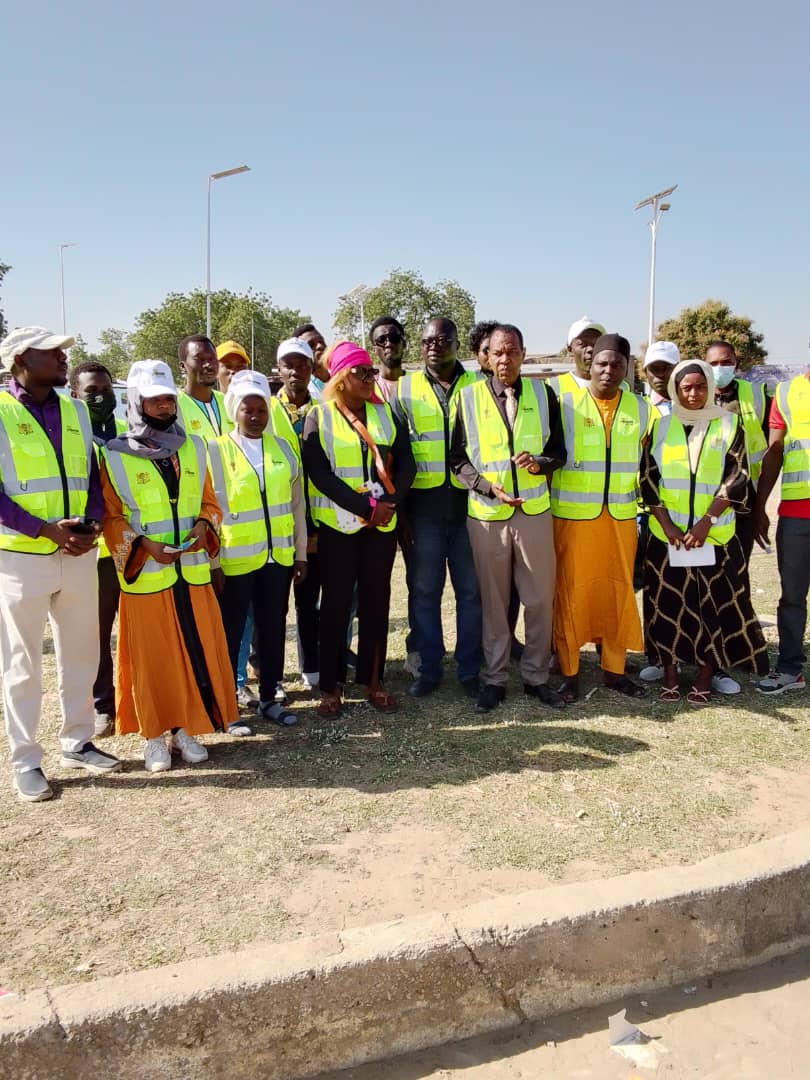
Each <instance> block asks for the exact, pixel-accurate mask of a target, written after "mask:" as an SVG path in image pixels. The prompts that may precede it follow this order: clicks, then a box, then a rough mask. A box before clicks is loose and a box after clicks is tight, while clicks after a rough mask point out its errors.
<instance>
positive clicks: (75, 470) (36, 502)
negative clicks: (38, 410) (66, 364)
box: [0, 390, 93, 555]
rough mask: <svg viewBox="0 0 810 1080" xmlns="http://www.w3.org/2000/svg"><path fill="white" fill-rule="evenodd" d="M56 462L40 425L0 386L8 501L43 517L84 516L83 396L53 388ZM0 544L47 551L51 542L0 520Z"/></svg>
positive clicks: (88, 432) (87, 448)
mask: <svg viewBox="0 0 810 1080" xmlns="http://www.w3.org/2000/svg"><path fill="white" fill-rule="evenodd" d="M57 397H58V401H59V418H60V422H61V428H62V456H61V462H60V460H59V459H58V458H57V456H56V451H55V450H54V447H53V444H52V442H51V440H50V439H49V438H48V436H47V434H46V433H45V431H44V430H43V428H42V426H41V425H40V424H39V422H38V421H37V420H35V419H34V417H33V416H32V415H31V413H30V412H29V411H28V409H26V407H25V406H24V405H23V404H22V402H20V401H18V400H17V399H16V398H15V397H14V395H13V394H10V393H9V392H8V391H7V390H3V391H0V484H1V485H2V490H3V492H4V493H5V494H6V495H8V497H9V498H10V499H11V500H12V502H14V503H16V504H17V506H19V507H21V508H22V509H23V510H26V511H27V512H28V513H29V514H31V515H33V516H34V517H36V518H40V519H41V520H42V521H49V522H51V521H60V520H61V519H62V518H65V517H84V514H85V510H86V509H87V492H88V488H89V486H90V461H91V456H90V455H91V454H92V453H93V429H92V426H91V424H90V414H89V413H88V411H87V406H86V405H85V404H84V402H83V401H77V400H76V399H74V398H69V397H67V396H64V395H62V394H58V395H57ZM0 550H3V551H20V552H27V553H28V554H32V555H51V554H53V552H54V551H56V550H57V548H56V544H54V543H53V542H52V541H50V540H46V539H45V538H44V537H38V536H37V537H30V536H25V535H24V534H23V533H20V532H16V530H14V529H9V528H8V527H7V526H5V525H3V526H0Z"/></svg>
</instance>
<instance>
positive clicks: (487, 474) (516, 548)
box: [450, 324, 566, 713]
mask: <svg viewBox="0 0 810 1080" xmlns="http://www.w3.org/2000/svg"><path fill="white" fill-rule="evenodd" d="M525 358H526V350H525V349H524V347H523V335H522V334H521V332H520V330H518V328H517V327H516V326H512V325H510V324H501V325H496V326H495V327H493V329H492V331H491V334H490V343H489V361H490V363H491V365H492V377H491V378H490V379H487V380H479V381H478V382H475V383H473V384H472V385H471V386H467V387H465V388H464V390H463V391H462V393H461V399H460V405H459V408H458V411H457V413H456V421H455V426H454V428H453V439H452V444H451V449H450V464H451V467H452V469H453V472H454V474H455V475H456V476H457V477H458V478H459V480H461V482H462V483H463V484H464V486H465V487H466V488H468V489H469V492H470V496H469V504H468V514H469V517H468V519H467V530H468V532H469V537H470V542H471V544H472V551H473V558H474V560H475V568H476V571H477V573H478V583H479V586H480V589H481V600H482V609H483V651H484V670H483V673H482V678H483V685H482V686H481V690H480V693H479V695H478V700H477V701H476V704H475V710H476V712H481V713H486V712H489V711H490V710H491V709H493V708H495V706H496V705H498V704H499V703H500V702H502V701H503V700H504V698H505V697H506V682H507V677H508V673H509V656H510V651H511V646H512V627H510V625H509V607H510V601H511V593H512V581H513V578H514V582H515V585H516V586H517V590H518V594H519V596H520V599H521V601H522V602H523V606H524V609H525V616H524V620H525V626H526V643H525V645H524V648H523V654H522V657H521V660H520V672H521V676H522V678H523V690H524V693H526V694H527V695H529V696H530V697H532V698H535V699H536V700H538V701H540V702H542V703H543V704H544V705H549V706H551V708H555V709H559V708H563V707H564V706H563V703H562V702H561V701H560V700H559V699H558V698H556V697H555V695H554V694H553V693H552V691H551V690H550V689H549V687H548V671H549V660H550V654H551V623H552V604H553V600H554V576H555V556H554V531H553V526H552V520H551V513H550V500H549V492H548V483H547V481H546V479H545V478H546V477H547V476H549V475H550V474H551V472H553V470H554V469H558V468H559V467H560V466H561V465H562V464H563V462H564V461H565V456H566V455H565V443H564V441H563V436H562V425H561V422H560V407H559V404H558V402H557V399H556V397H555V396H554V393H553V392H552V391H550V390H548V389H547V388H546V385H545V383H543V382H540V381H536V382H535V381H532V380H530V379H523V378H521V375H520V368H521V365H522V363H523V361H524V359H525ZM493 406H494V407H493Z"/></svg>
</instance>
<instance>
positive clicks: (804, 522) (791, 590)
mask: <svg viewBox="0 0 810 1080" xmlns="http://www.w3.org/2000/svg"><path fill="white" fill-rule="evenodd" d="M776 561H777V564H778V566H779V578H780V580H781V582H782V595H781V597H780V599H779V607H778V609H777V613H776V624H777V627H778V629H779V659H778V661H777V664H776V667H777V670H778V671H781V672H783V674H785V675H800V674H801V671H802V666H803V664H804V662H805V661H806V659H807V656H806V655H805V651H804V631H805V627H806V626H807V593H808V589H810V518H786V517H780V518H779V524H778V525H777V526H776Z"/></svg>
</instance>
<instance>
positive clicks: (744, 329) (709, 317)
mask: <svg viewBox="0 0 810 1080" xmlns="http://www.w3.org/2000/svg"><path fill="white" fill-rule="evenodd" d="M656 337H657V339H658V340H659V341H674V342H675V344H676V345H677V346H678V348H679V349H680V352H681V358H682V359H684V360H688V359H690V358H691V357H701V358H702V357H703V355H704V354H705V352H706V347H707V345H708V344H709V342H710V341H712V340H713V339H714V338H723V339H724V340H725V341H727V342H729V344H730V345H733V346H734V351H735V352H736V353H737V358H738V360H739V363H740V367H741V368H743V369H744V370H748V368H751V367H754V366H755V365H756V364H764V363H765V362H766V360H767V357H768V352H767V350H766V349H765V347H764V345H763V342H764V340H765V339H764V337H763V335H762V334H759V333H757V331H756V330H754V328H753V321H752V320H751V319H749V318H748V317H747V316H745V315H735V314H734V313H733V312H732V311H731V309H730V308H729V306H728V304H725V303H723V301H722V300H704V301H703V303H702V304H700V305H698V307H694V308H683V310H682V311H681V313H680V315H678V317H677V318H676V319H667V320H666V321H665V322H662V323H660V324H659V326H658V331H657V333H656Z"/></svg>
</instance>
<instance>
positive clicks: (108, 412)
mask: <svg viewBox="0 0 810 1080" xmlns="http://www.w3.org/2000/svg"><path fill="white" fill-rule="evenodd" d="M85 404H86V405H87V409H88V411H89V413H90V419H91V420H95V422H96V423H97V424H105V423H106V422H107V421H108V420H109V419H110V417H111V416H112V414H113V413H114V412H115V406H116V405H117V404H118V402H117V399H116V397H115V391H114V390H105V391H104V392H103V393H102V394H91V395H90V397H88V398H85Z"/></svg>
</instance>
